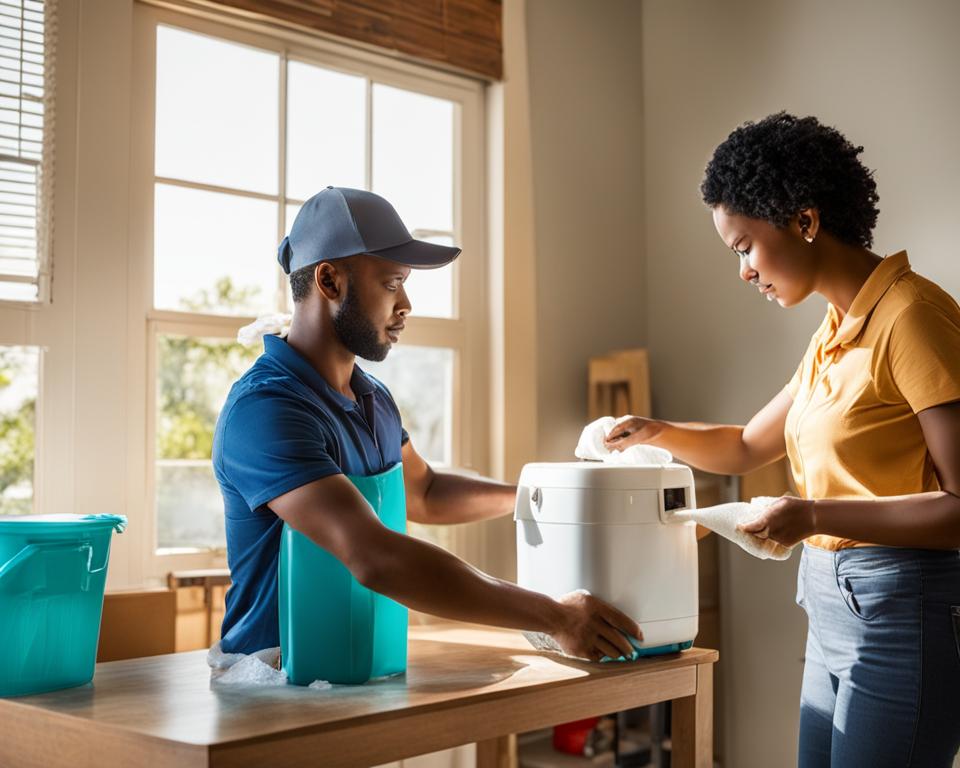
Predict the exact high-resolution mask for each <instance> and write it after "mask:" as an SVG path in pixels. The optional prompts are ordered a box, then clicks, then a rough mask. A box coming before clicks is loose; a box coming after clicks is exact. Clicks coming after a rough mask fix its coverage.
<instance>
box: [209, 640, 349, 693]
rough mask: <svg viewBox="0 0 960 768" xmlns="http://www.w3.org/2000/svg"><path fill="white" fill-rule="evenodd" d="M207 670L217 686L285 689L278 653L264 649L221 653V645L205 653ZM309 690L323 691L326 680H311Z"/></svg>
mask: <svg viewBox="0 0 960 768" xmlns="http://www.w3.org/2000/svg"><path fill="white" fill-rule="evenodd" d="M207 666H209V667H210V669H211V674H212V675H213V681H214V682H215V683H216V684H217V685H286V684H287V673H286V672H284V671H283V670H282V669H280V649H279V648H264V649H263V650H260V651H256V652H254V653H250V654H246V653H224V652H223V649H222V648H221V647H220V641H219V640H218V641H217V642H216V643H214V645H213V647H212V648H211V649H210V650H209V651H207ZM307 687H308V688H312V689H314V690H321V691H323V690H326V689H328V688H331V687H332V686H331V685H330V683H328V682H327V681H326V680H314V681H313V682H312V683H310V685H308V686H307Z"/></svg>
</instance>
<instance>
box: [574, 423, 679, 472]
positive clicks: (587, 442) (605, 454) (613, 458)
mask: <svg viewBox="0 0 960 768" xmlns="http://www.w3.org/2000/svg"><path fill="white" fill-rule="evenodd" d="M629 418H630V417H629V416H624V417H623V418H620V419H615V418H613V416H604V417H603V418H600V419H597V420H596V421H592V422H590V423H589V424H587V426H585V427H584V428H583V432H581V433H580V441H579V442H578V443H577V449H576V450H575V451H574V452H573V453H574V455H575V456H576V457H577V458H578V459H586V460H587V461H603V462H605V463H607V464H637V465H641V464H656V465H662V464H669V463H670V462H671V461H673V455H672V454H671V453H670V451H665V450H664V449H663V448H657V447H656V446H654V445H631V446H630V447H629V448H627V449H626V450H624V451H611V450H610V449H609V448H607V446H606V445H604V443H603V440H604V438H605V437H606V436H607V435H609V434H610V430H612V429H613V428H614V427H615V426H616V425H617V424H619V423H620V422H621V421H624V420H625V419H629Z"/></svg>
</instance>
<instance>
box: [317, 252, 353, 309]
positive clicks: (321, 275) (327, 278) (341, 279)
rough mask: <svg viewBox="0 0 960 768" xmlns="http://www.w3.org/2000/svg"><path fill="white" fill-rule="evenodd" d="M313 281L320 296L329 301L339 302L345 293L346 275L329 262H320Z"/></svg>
mask: <svg viewBox="0 0 960 768" xmlns="http://www.w3.org/2000/svg"><path fill="white" fill-rule="evenodd" d="M313 281H314V282H315V283H316V285H317V290H318V291H320V295H321V296H323V297H324V298H326V299H327V300H329V301H340V299H342V298H343V296H344V294H345V293H346V288H347V284H346V273H345V271H344V270H339V269H337V268H336V266H334V265H333V264H331V263H330V262H329V261H321V262H320V263H319V264H317V269H316V271H315V272H314V273H313Z"/></svg>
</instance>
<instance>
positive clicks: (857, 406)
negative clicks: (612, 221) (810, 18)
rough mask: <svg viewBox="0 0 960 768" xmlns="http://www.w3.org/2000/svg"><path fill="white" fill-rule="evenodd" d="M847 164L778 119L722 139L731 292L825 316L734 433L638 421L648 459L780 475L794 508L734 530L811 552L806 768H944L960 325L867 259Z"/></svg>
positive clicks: (824, 135) (711, 200)
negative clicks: (805, 305)
mask: <svg viewBox="0 0 960 768" xmlns="http://www.w3.org/2000/svg"><path fill="white" fill-rule="evenodd" d="M862 151H863V147H855V146H853V145H852V144H850V142H848V141H847V140H846V139H845V138H844V137H843V136H842V135H841V134H840V133H838V132H837V131H836V130H834V129H833V128H829V127H826V126H824V125H821V124H820V123H819V122H818V121H817V120H816V119H815V118H812V117H807V118H796V117H794V116H792V115H789V114H785V113H780V114H776V115H771V116H770V117H768V118H766V119H764V120H762V121H760V122H758V123H755V124H754V123H747V124H745V125H743V126H741V127H740V128H738V129H737V130H735V131H734V132H733V133H732V134H730V136H729V137H728V138H727V140H726V141H724V142H723V143H722V144H721V145H720V146H719V147H718V148H717V149H716V151H715V153H714V155H713V158H712V159H711V160H710V163H709V164H708V166H707V170H706V175H705V178H704V180H703V184H702V186H701V191H702V193H703V199H704V202H706V204H707V205H708V206H709V207H710V208H711V209H712V211H713V221H714V225H715V226H716V229H717V232H718V233H719V235H720V237H721V239H722V240H723V242H724V243H725V244H726V246H727V247H728V248H730V249H731V250H732V251H733V252H734V253H735V254H736V255H737V257H738V258H739V262H740V277H741V279H743V280H745V281H747V282H749V283H751V284H753V285H754V286H756V288H757V289H758V290H759V292H760V293H761V294H762V295H763V296H765V297H766V298H767V299H768V300H776V301H777V303H779V304H780V306H782V307H792V306H795V305H797V304H799V303H800V302H802V301H803V300H804V299H806V298H807V297H808V296H810V295H811V294H812V293H819V294H820V295H822V296H823V297H825V298H826V299H827V301H828V302H829V305H828V307H827V314H826V317H825V318H824V320H823V323H822V324H821V325H820V328H819V329H818V330H817V331H816V333H814V335H813V338H812V339H811V341H810V345H809V347H808V349H807V351H806V353H805V355H804V356H803V359H802V360H801V362H800V365H799V367H798V368H797V371H796V373H795V374H794V376H793V378H792V379H791V380H790V382H789V383H788V384H787V386H786V387H785V388H784V389H783V390H782V391H781V392H780V393H779V394H778V395H777V396H776V397H774V398H773V400H771V401H770V402H769V403H768V404H767V405H766V406H764V407H763V408H762V409H761V410H760V411H759V413H757V414H756V416H754V417H753V418H752V419H751V420H750V422H749V423H748V424H747V425H746V426H745V427H740V426H719V425H718V426H713V425H702V424H696V425H694V424H678V423H670V422H664V421H658V420H653V419H643V418H638V417H633V418H631V419H630V420H628V421H626V422H622V423H621V424H620V425H619V426H618V427H616V428H615V429H614V430H613V431H612V432H611V433H610V434H609V435H608V436H607V445H608V447H610V448H617V449H623V448H626V447H628V446H630V445H633V444H636V443H649V444H652V445H657V446H661V447H663V448H666V449H667V450H669V451H671V452H672V453H673V454H674V455H675V456H677V457H679V458H680V459H682V460H684V461H687V462H689V463H690V464H692V465H694V466H697V467H700V468H702V469H705V470H707V471H711V472H719V473H725V474H742V473H745V472H749V471H751V470H754V469H756V468H758V467H761V466H764V465H765V464H769V463H770V462H772V461H775V460H777V459H779V458H781V457H782V456H783V455H784V454H786V455H787V456H788V457H789V460H790V465H791V468H792V471H793V476H794V479H795V480H796V485H797V488H798V489H799V491H800V494H801V497H802V498H792V497H783V498H781V499H779V500H778V501H777V502H775V503H774V504H773V505H772V506H770V507H769V508H768V509H767V511H766V512H765V513H764V514H763V515H762V516H761V517H760V518H758V519H757V520H756V521H754V522H753V523H751V524H750V525H748V526H745V527H744V529H745V530H748V531H750V532H752V533H755V534H757V535H759V536H761V537H769V538H771V539H773V540H775V541H777V542H779V543H781V544H784V545H788V546H790V545H793V544H796V543H798V542H800V541H803V542H804V548H803V556H802V559H801V563H800V574H799V585H798V594H797V601H798V602H799V603H800V605H802V606H803V607H804V609H805V610H806V612H807V616H808V618H809V624H810V629H809V632H808V636H807V651H806V666H805V669H804V676H803V689H802V693H801V698H800V757H799V764H800V766H802V768H814V767H817V768H820V767H821V766H833V768H859V767H861V766H862V767H863V768H868V767H869V768H881V767H882V766H897V767H898V768H899V767H902V766H924V767H925V768H926V767H927V766H931V767H932V766H943V768H948V766H950V765H951V763H952V759H953V756H954V754H955V753H956V752H957V750H958V748H960V552H958V549H960V308H958V306H957V303H956V302H955V301H954V300H953V299H952V298H950V296H949V295H947V294H946V293H945V292H944V291H943V290H942V289H940V288H939V287H938V286H937V285H935V284H934V283H932V282H930V281H929V280H926V279H924V278H922V277H920V276H918V275H917V274H915V273H914V272H913V271H911V269H910V265H909V263H908V261H907V254H906V253H905V252H900V253H897V254H895V255H893V256H888V257H886V258H881V257H879V256H877V255H876V254H874V253H872V252H871V251H870V246H871V244H872V240H873V235H872V232H873V228H874V225H875V223H876V219H877V207H876V204H877V200H878V197H877V193H876V185H875V183H874V181H873V178H872V175H871V173H870V171H868V170H867V169H866V168H865V167H864V166H863V164H862V163H861V162H860V160H859V158H858V155H859V154H860V153H861V152H862Z"/></svg>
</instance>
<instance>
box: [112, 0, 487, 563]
mask: <svg viewBox="0 0 960 768" xmlns="http://www.w3.org/2000/svg"><path fill="white" fill-rule="evenodd" d="M167 6H169V3H164V5H163V7H161V6H159V5H154V4H153V3H152V2H150V3H147V2H140V3H137V4H136V5H135V8H134V60H133V63H134V67H133V120H132V132H133V136H132V142H131V168H130V172H131V230H130V231H131V248H130V253H131V258H130V271H129V289H130V290H129V319H130V328H131V329H132V333H131V334H130V342H129V349H128V352H129V353H130V360H131V370H132V371H136V370H139V371H142V372H143V374H142V375H140V374H136V373H135V374H134V375H131V380H130V385H129V386H130V400H129V402H130V403H131V404H132V406H133V407H134V408H135V409H136V408H138V405H139V408H142V412H141V414H140V416H142V421H140V423H142V424H144V437H145V439H144V441H143V456H142V459H143V460H142V461H139V460H137V461H132V462H131V465H132V468H131V470H130V475H129V478H128V481H129V482H130V483H131V487H139V488H142V489H143V496H142V498H141V501H142V507H141V508H142V509H143V511H144V515H143V517H142V525H143V526H144V527H145V529H146V531H145V535H144V537H143V539H144V544H145V549H146V552H144V562H143V565H144V576H145V577H148V578H151V577H152V578H162V577H163V576H165V574H166V573H167V572H169V571H171V570H177V569H188V568H205V567H217V566H223V565H225V563H226V559H225V558H226V555H225V552H224V551H223V550H170V551H158V550H157V546H156V532H157V526H156V502H155V498H156V493H155V487H156V486H155V477H154V474H155V467H156V456H155V446H156V434H155V427H156V425H155V408H156V405H155V403H156V394H157V393H156V372H157V371H156V364H157V363H156V346H157V337H158V335H160V334H165V333H174V334H183V335H193V336H205V337H222V338H224V339H231V338H236V332H237V330H238V329H239V328H240V327H241V326H242V325H244V324H246V323H248V322H250V321H251V320H252V319H253V318H249V317H221V316H215V315H204V314H197V313H189V312H179V311H169V310H158V309H154V308H153V274H154V271H153V248H154V245H153V244H154V237H153V235H154V233H153V218H154V184H155V182H157V181H163V180H161V179H158V178H156V177H155V174H154V149H155V146H154V142H155V136H154V120H155V103H156V100H155V85H156V28H157V26H158V25H169V26H173V27H179V28H181V29H185V30H188V31H192V32H196V33H200V34H206V35H210V36H211V37H216V38H219V39H223V40H228V41H231V42H235V43H240V44H244V45H250V46H252V47H255V48H260V49H263V50H267V51H272V52H274V53H277V54H278V55H279V56H280V61H281V65H280V103H279V104H278V110H279V112H280V121H281V122H280V149H279V152H280V164H279V165H280V178H279V194H278V195H276V196H273V195H254V196H256V197H260V198H267V199H271V200H276V201H277V202H278V205H279V207H278V211H279V213H280V216H279V220H278V225H277V242H278V243H279V241H280V239H282V236H283V234H284V232H283V227H284V222H283V218H284V215H283V212H284V210H285V205H286V203H287V202H291V203H293V202H302V201H293V200H290V201H288V200H287V199H286V198H285V184H284V182H285V180H284V168H283V166H284V155H285V151H286V147H285V138H286V137H285V126H284V119H285V115H284V110H283V109H282V105H283V104H284V103H285V102H284V100H285V82H286V63H287V62H288V61H293V60H296V61H303V62H306V63H310V64H315V65H318V66H321V67H325V68H328V69H333V70H338V71H342V72H346V73H349V74H353V75H360V76H362V77H365V78H367V83H368V106H367V122H368V124H370V122H371V121H372V116H371V113H370V99H369V95H370V93H371V91H372V87H371V84H372V83H374V82H375V83H381V84H384V85H389V86H394V87H397V88H402V89H405V90H411V91H416V92H419V93H424V94H426V95H429V96H434V97H438V98H442V99H447V100H449V101H452V102H454V103H455V105H456V107H455V110H454V126H455V130H454V166H453V172H454V232H453V234H454V238H455V242H457V244H459V245H460V246H461V247H462V248H463V256H462V257H461V258H460V259H458V260H457V262H455V264H454V266H453V269H454V318H452V319H447V318H427V317H411V318H408V320H407V328H406V330H405V332H404V338H403V342H402V343H403V344H404V345H410V346H434V347H444V348H449V349H452V350H453V352H454V354H453V357H454V364H453V386H452V396H453V403H452V419H451V431H452V435H453V440H452V445H451V460H452V463H453V465H454V466H456V467H463V468H466V469H471V470H474V471H477V472H480V473H484V474H486V473H488V472H489V466H488V460H489V455H490V451H489V443H488V433H489V430H488V426H487V425H488V416H489V409H488V399H489V386H488V379H489V361H488V355H489V347H488V327H489V317H488V312H487V306H488V305H487V288H486V284H487V279H486V275H487V268H486V262H487V255H486V254H487V251H486V242H485V237H486V192H485V171H486V167H485V165H486V160H485V115H484V109H485V88H484V84H483V83H482V82H480V81H478V80H474V79H472V78H468V77H462V76H457V75H453V74H448V73H445V72H441V71H439V70H435V69H431V68H428V67H424V66H421V65H418V64H414V63H411V62H407V61H403V60H400V59H397V58H394V57H392V56H389V55H385V54H380V53H377V52H373V51H368V50H366V49H364V48H359V47H355V46H351V45H347V44H344V43H341V42H338V41H336V40H330V39H326V38H321V37H317V36H314V35H311V34H307V33H300V32H295V31H288V30H279V29H277V28H275V27H272V26H269V27H267V26H263V25H258V24H256V23H255V22H252V21H249V20H244V19H242V18H237V17H234V16H232V15H230V14H220V13H218V12H216V11H211V10H198V9H197V8H196V7H195V6H185V7H183V8H177V9H176V10H173V9H171V8H169V7H167ZM367 135H368V139H369V135H370V131H369V129H368V133H367ZM366 156H367V166H368V167H367V172H366V175H367V186H368V188H369V184H370V168H369V165H370V162H369V160H370V157H371V154H370V147H369V146H368V148H367V155H366ZM176 183H177V184H179V185H181V186H193V187H195V188H196V187H199V188H201V189H214V190H216V189H218V188H217V187H215V186H208V185H196V184H187V183H185V182H176ZM224 191H227V190H224ZM229 191H230V192H231V193H233V192H234V191H233V190H229ZM422 234H428V233H422ZM278 276H279V281H278V291H281V292H282V295H283V296H284V301H286V295H287V291H286V288H285V282H284V280H283V275H282V272H280V271H279V269H278ZM138 328H140V329H142V331H140V332H138V331H137V329H138ZM138 362H139V363H140V365H139V368H138ZM133 415H134V416H136V414H133ZM138 506H139V505H138ZM457 528H459V526H457Z"/></svg>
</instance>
